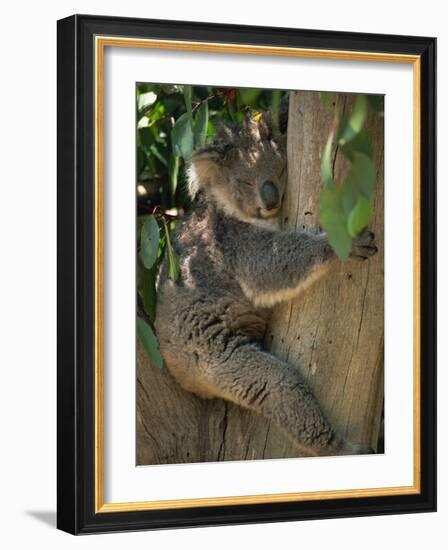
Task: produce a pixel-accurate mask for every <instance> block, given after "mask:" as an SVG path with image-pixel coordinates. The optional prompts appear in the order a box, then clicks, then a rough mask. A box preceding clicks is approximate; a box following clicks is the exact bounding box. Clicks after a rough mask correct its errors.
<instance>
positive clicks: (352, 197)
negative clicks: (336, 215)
mask: <svg viewBox="0 0 448 550" xmlns="http://www.w3.org/2000/svg"><path fill="white" fill-rule="evenodd" d="M341 203H342V210H343V211H344V216H345V219H346V220H348V217H349V215H350V212H351V211H352V210H353V208H354V207H355V204H356V192H355V190H354V189H353V185H352V182H351V181H350V179H349V178H346V179H345V181H344V183H343V185H342V189H341Z"/></svg>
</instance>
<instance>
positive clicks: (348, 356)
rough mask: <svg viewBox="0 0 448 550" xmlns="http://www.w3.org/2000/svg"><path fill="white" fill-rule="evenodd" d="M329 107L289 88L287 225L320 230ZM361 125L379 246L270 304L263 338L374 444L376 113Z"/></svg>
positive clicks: (379, 401) (378, 207)
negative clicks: (370, 155) (371, 169)
mask: <svg viewBox="0 0 448 550" xmlns="http://www.w3.org/2000/svg"><path fill="white" fill-rule="evenodd" d="M353 99H354V98H353V96H349V95H345V94H337V95H335V102H337V103H339V108H340V109H342V112H347V111H350V110H351V109H352V108H353ZM336 107H337V105H332V106H331V107H330V109H329V111H328V112H327V111H326V110H325V109H324V108H323V106H322V102H321V101H320V99H319V95H318V94H317V93H315V92H295V93H293V94H291V97H290V105H289V120H288V181H289V183H288V189H287V194H286V196H285V210H284V222H285V223H284V225H285V226H287V227H296V228H299V229H307V230H310V231H315V230H318V229H319V192H320V189H321V187H322V184H321V182H320V163H321V158H322V151H323V148H324V145H325V142H326V140H327V137H328V134H329V131H330V128H331V125H332V120H333V113H334V108H336ZM366 128H367V130H368V131H369V134H370V136H371V138H372V142H373V149H374V161H375V166H376V168H377V174H376V176H377V179H376V190H375V195H374V198H373V201H374V202H373V204H374V219H373V220H372V222H371V224H370V226H369V228H370V229H371V230H373V231H374V233H375V236H376V243H377V246H378V250H379V252H378V254H377V255H376V256H374V257H373V258H371V259H369V260H368V261H366V262H355V261H348V262H345V263H343V262H336V263H335V264H334V265H333V266H332V268H331V270H330V271H329V272H328V273H327V274H326V275H325V277H324V278H322V279H320V280H319V281H317V282H316V283H315V284H314V285H313V286H312V287H310V288H309V289H308V290H307V291H306V293H305V294H304V295H302V296H300V297H298V298H296V299H295V300H294V301H292V302H289V303H285V304H281V305H279V306H277V307H276V308H275V310H274V313H273V316H272V319H271V323H270V326H269V330H268V333H267V344H268V346H269V347H270V349H271V350H272V351H273V353H275V354H276V355H277V356H279V357H281V358H282V359H285V360H287V361H289V362H290V363H292V364H293V365H296V366H297V367H298V368H299V369H300V371H301V372H302V374H303V376H304V377H305V378H306V379H307V380H308V382H309V384H310V386H311V387H312V389H313V391H314V393H315V395H316V397H317V398H318V400H319V402H320V403H321V405H322V407H323V409H324V411H325V412H326V414H327V416H328V417H329V418H330V419H331V420H332V422H333V425H335V426H336V427H337V428H338V429H339V430H340V431H341V433H342V434H344V435H345V436H347V437H348V438H349V439H350V440H352V441H355V442H359V443H364V444H367V445H370V446H371V447H373V448H375V449H376V448H377V443H378V434H379V430H380V424H381V411H382V405H383V395H384V392H383V345H384V287H383V282H384V259H383V258H384V256H383V251H384V244H383V243H384V240H383V238H384V230H383V211H384V208H383V199H384V175H383V164H384V158H383V119H382V118H381V117H380V116H378V115H370V116H369V118H368V120H367V122H366ZM333 159H334V163H333V166H334V173H335V175H336V177H337V176H338V175H340V174H341V173H343V171H344V168H345V167H344V159H343V157H342V155H341V154H340V153H338V150H337V148H336V149H335V150H334V151H333Z"/></svg>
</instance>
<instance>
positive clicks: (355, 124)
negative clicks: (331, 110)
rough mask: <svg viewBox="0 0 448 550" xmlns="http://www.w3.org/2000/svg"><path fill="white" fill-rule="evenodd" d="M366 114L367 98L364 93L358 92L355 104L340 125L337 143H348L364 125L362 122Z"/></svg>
mask: <svg viewBox="0 0 448 550" xmlns="http://www.w3.org/2000/svg"><path fill="white" fill-rule="evenodd" d="M366 116H367V98H366V96H365V95H363V94H360V95H358V97H357V98H356V101H355V106H354V108H353V111H352V112H351V114H350V116H348V117H347V119H346V121H345V123H344V124H343V125H342V128H341V131H340V134H339V136H338V140H339V144H340V145H344V144H345V143H348V142H349V141H351V140H352V139H354V137H355V136H356V135H357V134H358V133H359V132H360V131H361V129H362V127H363V126H364V122H365V120H366Z"/></svg>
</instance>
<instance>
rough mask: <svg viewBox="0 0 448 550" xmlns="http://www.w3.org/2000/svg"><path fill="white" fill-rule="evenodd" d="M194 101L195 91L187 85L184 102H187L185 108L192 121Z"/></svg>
mask: <svg viewBox="0 0 448 550" xmlns="http://www.w3.org/2000/svg"><path fill="white" fill-rule="evenodd" d="M192 99H193V90H192V88H191V86H188V85H187V84H186V85H185V86H184V100H185V106H186V108H187V113H188V116H189V117H190V119H191V118H192V113H191V103H192Z"/></svg>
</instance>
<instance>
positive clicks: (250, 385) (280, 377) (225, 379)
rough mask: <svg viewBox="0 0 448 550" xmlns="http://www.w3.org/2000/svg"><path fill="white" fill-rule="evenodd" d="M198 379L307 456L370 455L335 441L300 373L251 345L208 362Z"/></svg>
mask: <svg viewBox="0 0 448 550" xmlns="http://www.w3.org/2000/svg"><path fill="white" fill-rule="evenodd" d="M203 376H204V377H205V379H206V382H207V384H208V386H209V387H212V388H214V393H215V395H216V397H221V398H224V399H227V400H229V401H233V402H235V403H237V404H239V405H241V406H243V407H246V408H248V409H251V410H254V411H256V412H258V413H260V414H262V415H263V416H265V417H267V418H270V419H271V420H272V421H273V422H275V423H276V424H277V425H278V426H279V427H280V428H282V429H283V430H284V431H286V432H287V434H288V435H289V437H290V438H291V439H292V440H293V441H294V442H295V443H297V444H298V445H299V446H301V447H302V448H306V449H307V451H308V452H309V453H310V454H314V455H323V456H325V455H335V454H340V455H347V454H363V453H371V452H373V451H372V450H371V449H369V448H367V447H364V446H362V445H358V444H353V443H350V442H348V441H346V440H344V439H343V438H342V437H340V436H339V435H338V434H337V433H336V432H335V431H334V430H333V428H332V426H331V425H330V423H329V421H328V420H327V419H326V418H325V416H324V414H323V413H322V411H321V409H320V406H319V404H318V403H317V401H316V399H315V397H314V396H313V394H312V392H311V390H310V388H309V387H308V385H307V383H306V382H305V381H304V379H303V378H302V376H301V374H300V373H299V372H298V371H297V370H296V369H294V368H293V367H292V366H291V365H289V364H288V363H286V362H284V361H281V360H280V359H278V358H277V357H275V356H274V355H272V354H270V353H268V352H266V351H264V350H262V349H261V348H260V347H259V346H258V345H256V344H245V345H242V346H239V347H237V348H236V349H234V351H233V352H231V353H230V355H229V356H227V357H219V358H218V357H217V358H214V359H212V360H211V361H210V362H207V367H206V368H205V369H204V371H203Z"/></svg>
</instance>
